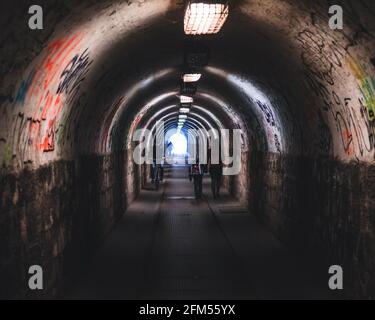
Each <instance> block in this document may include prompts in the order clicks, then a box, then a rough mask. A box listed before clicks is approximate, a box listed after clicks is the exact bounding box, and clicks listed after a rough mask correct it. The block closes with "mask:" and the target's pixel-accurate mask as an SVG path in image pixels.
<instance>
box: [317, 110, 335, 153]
mask: <svg viewBox="0 0 375 320" xmlns="http://www.w3.org/2000/svg"><path fill="white" fill-rule="evenodd" d="M317 120H318V122H317V126H318V133H319V135H318V138H317V142H316V144H317V147H318V149H319V150H322V151H323V152H324V153H326V154H330V153H331V148H332V138H331V132H330V130H329V127H328V125H327V124H326V122H325V121H324V118H323V115H322V112H321V111H320V110H318V118H317Z"/></svg>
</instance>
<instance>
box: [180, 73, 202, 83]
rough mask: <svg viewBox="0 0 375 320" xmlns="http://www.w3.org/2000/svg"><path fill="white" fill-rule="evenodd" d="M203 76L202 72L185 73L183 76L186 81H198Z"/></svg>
mask: <svg viewBox="0 0 375 320" xmlns="http://www.w3.org/2000/svg"><path fill="white" fill-rule="evenodd" d="M201 77H202V74H200V73H185V74H184V75H183V76H182V80H183V81H184V82H197V81H198V80H199V79H200V78H201Z"/></svg>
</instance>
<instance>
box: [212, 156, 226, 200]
mask: <svg viewBox="0 0 375 320" xmlns="http://www.w3.org/2000/svg"><path fill="white" fill-rule="evenodd" d="M209 172H210V176H211V190H212V195H213V197H214V199H216V198H220V187H221V180H222V176H223V165H222V164H221V163H219V164H210V169H209Z"/></svg>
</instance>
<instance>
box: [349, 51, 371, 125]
mask: <svg viewBox="0 0 375 320" xmlns="http://www.w3.org/2000/svg"><path fill="white" fill-rule="evenodd" d="M348 65H349V67H350V69H351V70H352V72H353V74H354V75H355V77H356V78H357V81H358V82H359V86H358V87H359V90H360V92H361V94H362V96H363V98H364V100H365V105H366V107H367V112H368V119H369V121H374V120H375V79H371V78H370V77H368V76H367V75H366V72H365V70H364V68H363V67H362V66H361V65H359V64H358V63H356V62H355V61H354V60H353V59H352V58H348Z"/></svg>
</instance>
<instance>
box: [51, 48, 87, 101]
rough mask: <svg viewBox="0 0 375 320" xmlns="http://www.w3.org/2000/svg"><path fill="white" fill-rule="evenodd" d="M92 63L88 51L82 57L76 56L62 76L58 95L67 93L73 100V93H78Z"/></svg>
mask: <svg viewBox="0 0 375 320" xmlns="http://www.w3.org/2000/svg"><path fill="white" fill-rule="evenodd" d="M92 62H93V61H92V60H90V58H89V55H88V49H86V50H85V51H84V52H83V53H82V54H81V55H76V56H74V58H73V59H72V60H71V61H70V62H69V63H68V65H67V66H66V67H65V69H64V71H63V72H62V74H61V76H60V80H61V81H60V83H59V86H58V88H57V92H56V93H57V94H60V93H63V92H65V94H67V95H69V96H70V97H71V99H72V98H73V97H74V94H73V95H72V93H73V92H74V93H76V92H77V91H78V90H79V88H80V86H81V84H82V82H83V81H84V80H85V77H86V75H87V73H88V71H89V68H90V65H91V64H92Z"/></svg>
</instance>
